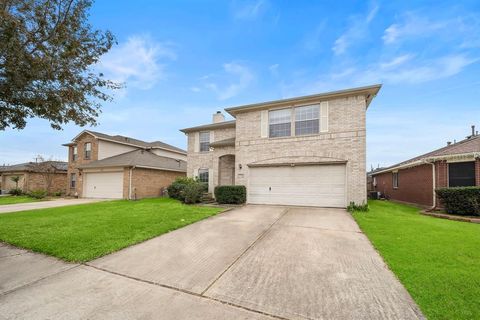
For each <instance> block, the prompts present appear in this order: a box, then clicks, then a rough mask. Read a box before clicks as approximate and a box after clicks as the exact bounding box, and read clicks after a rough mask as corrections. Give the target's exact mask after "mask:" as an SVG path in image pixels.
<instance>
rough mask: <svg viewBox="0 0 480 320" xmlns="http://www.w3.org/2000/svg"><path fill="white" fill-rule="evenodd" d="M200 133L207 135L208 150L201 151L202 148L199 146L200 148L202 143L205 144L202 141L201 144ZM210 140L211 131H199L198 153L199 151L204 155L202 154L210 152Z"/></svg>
mask: <svg viewBox="0 0 480 320" xmlns="http://www.w3.org/2000/svg"><path fill="white" fill-rule="evenodd" d="M202 133H204V134H206V135H208V150H202V147H201V146H202V143H205V142H206V141H203V142H202V139H201V137H202ZM211 140H212V131H200V132H199V133H198V151H199V152H202V153H204V152H210V143H212V141H211Z"/></svg>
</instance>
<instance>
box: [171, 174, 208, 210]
mask: <svg viewBox="0 0 480 320" xmlns="http://www.w3.org/2000/svg"><path fill="white" fill-rule="evenodd" d="M167 191H168V196H169V197H170V198H172V199H176V200H179V201H181V202H183V203H187V204H194V203H197V202H200V199H201V198H202V194H203V193H205V192H207V191H208V185H206V184H205V183H202V182H200V181H198V180H197V179H194V178H187V177H178V178H177V179H175V181H174V182H173V183H172V184H171V185H169V186H168V188H167Z"/></svg>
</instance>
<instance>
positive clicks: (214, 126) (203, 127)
mask: <svg viewBox="0 0 480 320" xmlns="http://www.w3.org/2000/svg"><path fill="white" fill-rule="evenodd" d="M235 124H236V121H235V120H229V121H222V122H217V123H209V124H204V125H201V126H196V127H191V128H185V129H180V131H181V132H183V133H188V132H192V131H201V130H211V129H221V128H230V127H232V128H233V127H235Z"/></svg>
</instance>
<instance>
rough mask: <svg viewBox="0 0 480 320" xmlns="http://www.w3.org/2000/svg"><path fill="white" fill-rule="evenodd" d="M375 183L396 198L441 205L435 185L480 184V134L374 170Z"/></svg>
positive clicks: (397, 199) (382, 191) (423, 203)
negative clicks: (436, 194)
mask: <svg viewBox="0 0 480 320" xmlns="http://www.w3.org/2000/svg"><path fill="white" fill-rule="evenodd" d="M372 177H373V185H374V189H375V190H376V191H379V192H381V193H382V194H384V195H385V196H386V197H387V198H390V199H392V200H396V201H401V202H407V203H413V204H418V205H421V206H425V207H435V206H439V205H440V203H439V200H438V198H437V197H436V196H435V189H437V188H444V187H462V186H480V135H478V133H475V130H474V128H473V127H472V134H471V135H470V136H468V137H467V138H466V139H464V140H462V141H460V142H456V143H448V144H447V146H445V147H443V148H440V149H437V150H434V151H432V152H429V153H426V154H423V155H420V156H418V157H415V158H412V159H410V160H407V161H404V162H401V163H398V164H396V165H393V166H391V167H388V168H385V169H382V170H378V171H376V172H373V173H372Z"/></svg>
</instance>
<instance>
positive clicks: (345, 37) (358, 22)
mask: <svg viewBox="0 0 480 320" xmlns="http://www.w3.org/2000/svg"><path fill="white" fill-rule="evenodd" d="M378 9H379V6H377V5H375V6H374V7H373V8H371V9H370V10H369V11H368V13H367V15H366V16H354V17H351V18H350V19H351V22H350V26H349V28H348V29H347V31H345V32H344V33H343V34H342V35H341V36H340V37H338V38H337V39H336V40H335V43H334V44H333V47H332V50H333V52H334V53H335V54H336V55H341V54H344V53H345V52H346V51H347V49H348V48H349V47H350V46H351V45H352V43H354V42H355V41H357V40H360V39H362V38H363V37H365V36H366V34H367V32H368V26H369V24H370V23H371V22H372V20H373V19H374V18H375V16H376V15H377V12H378Z"/></svg>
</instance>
